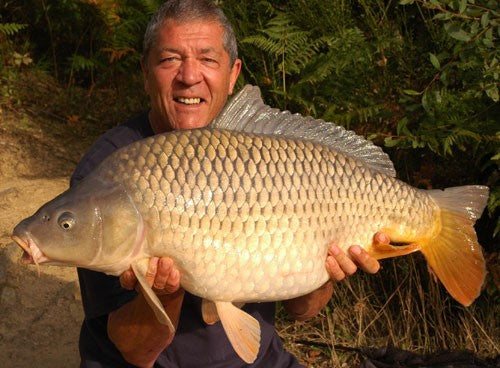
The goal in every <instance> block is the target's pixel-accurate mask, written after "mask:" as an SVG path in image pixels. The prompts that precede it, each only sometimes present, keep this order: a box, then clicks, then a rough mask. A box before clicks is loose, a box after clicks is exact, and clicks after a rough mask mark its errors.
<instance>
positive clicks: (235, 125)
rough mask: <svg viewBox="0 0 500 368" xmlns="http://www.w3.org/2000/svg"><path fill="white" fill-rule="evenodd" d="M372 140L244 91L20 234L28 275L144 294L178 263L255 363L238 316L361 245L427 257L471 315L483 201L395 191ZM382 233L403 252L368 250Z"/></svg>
mask: <svg viewBox="0 0 500 368" xmlns="http://www.w3.org/2000/svg"><path fill="white" fill-rule="evenodd" d="M394 176H395V172H394V168H393V165H392V163H391V161H390V160H389V159H388V157H387V155H386V154H384V153H383V152H382V150H381V149H380V148H378V147H376V146H375V145H373V144H372V143H371V142H368V141H366V140H364V139H363V138H361V137H359V136H356V135H355V134H354V133H352V132H348V131H346V130H345V129H343V128H340V127H338V126H335V125H334V124H331V123H326V122H324V121H319V120H314V119H312V118H304V117H302V116H300V115H293V114H291V113H289V112H281V111H279V110H276V109H272V108H270V107H269V106H266V105H264V103H263V102H262V100H261V98H260V91H259V90H258V88H257V87H250V86H247V87H245V88H244V89H243V90H242V91H241V92H240V93H239V94H238V95H237V96H235V97H234V98H233V99H232V100H231V102H230V103H229V104H228V106H227V107H226V108H225V109H224V111H223V112H222V113H221V115H220V116H219V117H218V118H217V119H216V121H215V122H214V123H213V124H212V125H211V126H209V127H207V128H202V129H193V130H184V131H175V132H170V133H165V134H160V135H156V136H153V137H150V138H146V139H144V140H141V141H138V142H135V143H133V144H131V145H129V146H127V147H124V148H122V149H120V150H118V151H116V152H115V153H113V154H112V155H111V156H109V157H108V158H107V159H106V160H105V161H103V162H102V164H101V165H100V166H99V167H98V168H96V170H94V171H93V172H92V173H91V174H90V175H88V176H87V177H86V178H85V179H84V180H83V181H82V182H80V183H79V184H78V185H76V186H74V187H72V188H70V189H69V190H67V191H66V192H64V193H62V194H61V195H59V196H58V197H56V198H55V199H53V200H52V201H50V202H48V203H47V204H45V205H44V206H43V207H41V208H40V209H39V210H38V211H37V212H36V213H35V214H34V215H33V216H31V217H29V218H28V219H25V220H24V221H22V222H21V223H20V224H19V225H17V226H16V228H15V229H14V234H13V239H14V240H15V241H16V242H17V243H18V244H19V245H20V246H21V247H22V248H23V249H24V250H25V253H24V260H25V262H26V263H35V264H37V265H38V264H41V263H50V264H57V265H67V266H78V267H85V268H88V269H91V270H96V271H101V272H104V273H107V274H111V275H119V274H121V273H122V272H123V271H125V270H126V269H128V268H129V267H132V268H133V269H134V271H135V273H136V275H137V277H138V280H139V282H140V283H141V286H142V287H143V290H144V293H145V295H146V298H147V299H148V301H149V303H150V305H151V306H152V308H153V309H154V310H155V313H156V315H157V317H158V319H159V320H160V321H162V322H163V323H165V324H167V325H169V326H170V328H172V330H173V329H174V327H173V326H172V323H171V322H170V319H169V317H168V316H167V315H166V313H165V311H164V309H163V307H162V306H161V303H159V301H158V299H157V298H156V296H155V294H154V292H153V291H152V290H151V288H149V286H148V285H147V283H146V282H145V278H144V274H145V270H146V268H147V265H148V258H149V257H152V256H169V257H172V258H173V260H174V262H175V265H176V266H177V267H178V268H179V270H180V271H181V275H182V276H181V284H182V287H184V288H185V289H186V290H187V291H189V292H190V293H192V294H195V295H198V296H200V297H202V298H203V299H204V303H203V307H202V312H203V316H204V319H205V321H207V322H210V323H215V321H217V320H218V319H219V318H220V321H221V322H222V325H223V327H224V329H225V331H226V333H227V335H228V338H229V340H230V341H231V344H232V345H233V347H234V348H235V350H236V352H237V353H238V354H239V355H240V357H241V358H242V359H243V360H245V361H246V362H253V361H254V360H255V358H256V356H257V353H258V350H259V345H260V328H259V324H258V322H257V321H256V320H255V319H253V317H251V316H249V315H248V314H247V313H245V312H244V311H242V310H241V309H239V308H238V307H237V306H236V305H235V304H233V303H236V304H237V305H241V303H245V302H262V301H275V300H283V299H290V298H294V297H297V296H300V295H304V294H306V293H309V292H311V291H312V290H315V289H317V288H319V287H320V286H321V285H322V284H323V283H325V282H326V281H327V280H328V277H329V276H328V273H327V271H326V268H325V259H326V256H327V249H328V244H329V243H330V242H336V243H338V244H339V245H340V246H341V247H342V248H343V249H344V250H345V249H346V248H347V247H348V246H350V245H351V244H360V245H361V246H363V247H364V248H365V249H366V250H367V251H368V253H369V254H371V255H372V256H373V257H375V258H377V259H381V258H386V257H393V256H399V255H404V254H408V253H410V252H414V251H417V250H419V251H421V252H422V253H423V254H424V255H425V257H426V259H427V261H428V263H429V265H430V267H431V268H432V270H433V271H434V272H435V273H436V275H437V276H438V277H439V279H440V280H441V282H442V283H443V284H444V286H445V287H446V289H447V290H448V291H449V293H450V294H451V295H452V296H453V297H454V298H455V299H456V300H457V301H459V302H460V303H462V304H463V305H469V304H470V303H472V301H473V300H474V299H475V298H476V297H477V296H478V295H479V293H480V289H481V285H482V283H483V280H484V277H485V263H484V259H483V255H482V252H481V247H480V245H479V244H478V242H477V237H476V233H475V231H474V228H473V225H474V222H475V220H476V219H477V218H478V217H479V216H480V214H481V212H482V211H483V209H484V206H485V203H486V200H487V197H488V189H487V187H483V186H464V187H456V188H449V189H446V190H444V191H442V190H419V189H416V188H413V187H411V186H409V185H407V184H405V183H403V182H401V181H399V180H397V179H395V177H394ZM377 231H383V232H385V233H386V234H387V235H389V236H390V238H391V240H392V241H393V242H394V243H397V244H398V245H397V246H395V245H392V244H382V245H377V246H374V245H372V237H373V235H374V234H375V233H376V232H377Z"/></svg>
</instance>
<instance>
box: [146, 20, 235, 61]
mask: <svg viewBox="0 0 500 368" xmlns="http://www.w3.org/2000/svg"><path fill="white" fill-rule="evenodd" d="M155 41H156V42H155V45H154V46H155V48H156V49H157V50H159V51H166V52H180V51H182V50H183V48H184V47H186V46H188V47H195V48H196V52H198V53H202V54H208V53H212V54H213V53H217V54H223V53H224V52H226V53H227V51H226V50H225V48H224V45H223V27H222V26H221V24H220V23H219V22H216V21H211V20H208V21H207V20H193V21H187V22H177V21H175V20H166V21H165V22H164V23H163V24H162V27H161V28H160V29H159V30H158V34H157V37H156V40H155Z"/></svg>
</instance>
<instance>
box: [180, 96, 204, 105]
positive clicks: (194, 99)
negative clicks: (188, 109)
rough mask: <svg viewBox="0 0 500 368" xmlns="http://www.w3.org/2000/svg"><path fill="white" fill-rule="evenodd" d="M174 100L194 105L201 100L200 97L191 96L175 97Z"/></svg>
mask: <svg viewBox="0 0 500 368" xmlns="http://www.w3.org/2000/svg"><path fill="white" fill-rule="evenodd" d="M175 101H177V102H179V103H181V104H184V105H196V104H199V103H200V102H201V101H202V100H201V98H200V97H192V98H185V97H177V98H176V99H175Z"/></svg>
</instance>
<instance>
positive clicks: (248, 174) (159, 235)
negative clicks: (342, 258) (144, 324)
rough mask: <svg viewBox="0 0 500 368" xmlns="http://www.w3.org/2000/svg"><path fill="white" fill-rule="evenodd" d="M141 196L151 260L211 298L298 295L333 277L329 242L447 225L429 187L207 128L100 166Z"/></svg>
mask: <svg viewBox="0 0 500 368" xmlns="http://www.w3.org/2000/svg"><path fill="white" fill-rule="evenodd" d="M101 170H103V171H104V172H105V173H104V174H99V175H103V176H104V177H107V178H108V180H109V181H111V182H113V181H116V182H119V183H121V184H122V185H124V186H125V188H126V191H127V192H128V193H129V195H130V196H131V197H132V198H133V201H134V202H135V205H136V206H137V208H138V209H139V212H140V213H141V214H142V216H143V219H144V221H145V223H146V228H147V229H148V233H147V238H148V242H147V243H148V247H147V249H145V252H146V253H149V254H150V255H163V256H170V257H172V258H173V259H174V260H175V262H176V264H177V266H178V267H179V268H180V269H181V271H182V284H183V286H184V287H185V288H186V289H187V290H189V291H190V292H192V293H194V294H196V295H199V296H202V297H204V298H207V299H209V300H224V301H245V302H249V301H266V300H281V299H289V298H293V297H295V296H298V295H303V294H305V293H307V292H310V291H312V290H315V289H316V288H318V287H319V286H321V285H322V284H323V283H324V282H325V281H326V280H327V279H328V274H327V272H326V269H325V258H326V253H327V248H328V244H329V243H330V242H333V241H335V242H337V243H338V244H340V246H341V247H343V248H344V249H346V248H347V247H348V246H350V245H352V244H360V245H362V246H363V247H365V248H369V247H370V246H371V241H372V236H373V234H374V233H375V232H376V231H378V230H381V229H393V236H394V234H396V233H400V234H399V235H400V237H401V238H403V237H404V238H405V239H406V241H414V240H417V239H423V238H424V237H427V236H428V234H429V233H435V232H436V231H438V230H439V227H440V223H439V208H438V207H437V205H436V204H435V203H434V201H433V200H431V199H430V197H429V196H428V195H427V194H426V193H425V192H424V191H419V190H416V189H414V188H412V187H410V186H408V185H406V184H404V183H402V182H400V181H398V180H396V179H394V178H391V177H388V176H384V175H383V174H379V173H377V172H372V171H371V170H369V169H367V168H366V167H364V166H363V165H362V164H360V163H359V162H356V161H355V160H353V159H351V158H348V157H345V156H343V155H342V154H339V153H337V152H336V151H334V150H333V149H331V148H328V147H324V146H321V145H318V144H313V143H310V142H306V141H299V140H291V139H284V138H278V137H269V136H260V135H256V134H249V133H241V132H234V131H224V130H217V129H198V130H188V131H178V132H174V133H169V134H166V135H159V136H154V137H151V138H148V139H146V140H144V141H140V142H137V143H135V144H132V145H130V146H128V147H126V148H125V149H123V150H121V151H120V152H119V154H118V155H115V156H114V159H113V160H111V161H108V162H107V164H106V165H105V166H103V167H101Z"/></svg>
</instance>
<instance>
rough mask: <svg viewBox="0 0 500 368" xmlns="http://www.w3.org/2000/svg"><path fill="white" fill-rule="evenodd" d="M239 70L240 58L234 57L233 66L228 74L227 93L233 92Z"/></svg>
mask: <svg viewBox="0 0 500 368" xmlns="http://www.w3.org/2000/svg"><path fill="white" fill-rule="evenodd" d="M240 71H241V59H236V60H235V61H234V64H233V67H232V68H231V72H230V76H229V94H230V95H232V94H233V89H234V85H235V84H236V81H237V80H238V76H239V75H240Z"/></svg>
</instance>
